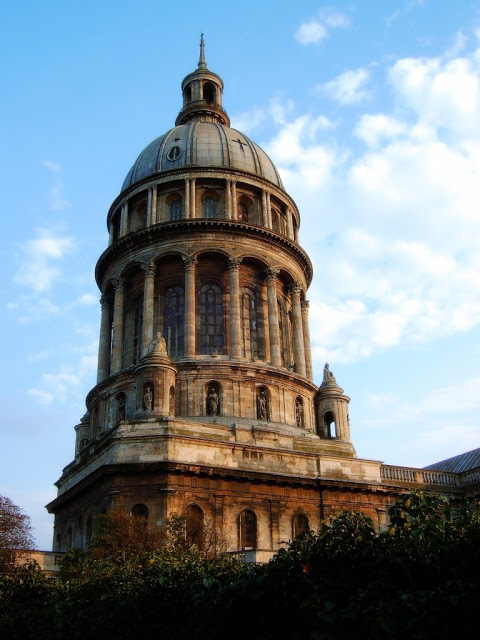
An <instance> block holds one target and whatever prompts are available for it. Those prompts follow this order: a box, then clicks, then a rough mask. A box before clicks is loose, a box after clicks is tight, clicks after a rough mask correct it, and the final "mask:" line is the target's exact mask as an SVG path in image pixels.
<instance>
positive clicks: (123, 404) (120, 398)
mask: <svg viewBox="0 0 480 640" xmlns="http://www.w3.org/2000/svg"><path fill="white" fill-rule="evenodd" d="M126 408H127V396H126V395H125V394H124V393H123V391H121V392H120V393H119V394H117V397H116V411H117V416H116V418H117V422H120V420H125V412H126Z"/></svg>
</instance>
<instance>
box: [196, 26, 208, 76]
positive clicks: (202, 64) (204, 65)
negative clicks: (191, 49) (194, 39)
mask: <svg viewBox="0 0 480 640" xmlns="http://www.w3.org/2000/svg"><path fill="white" fill-rule="evenodd" d="M198 68H199V69H206V68H207V62H206V60H205V43H204V41H203V33H202V34H201V36H200V59H199V61H198Z"/></svg>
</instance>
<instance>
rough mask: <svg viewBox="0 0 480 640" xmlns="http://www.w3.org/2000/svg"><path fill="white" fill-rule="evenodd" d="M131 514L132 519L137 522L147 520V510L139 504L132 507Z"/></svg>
mask: <svg viewBox="0 0 480 640" xmlns="http://www.w3.org/2000/svg"><path fill="white" fill-rule="evenodd" d="M131 513H132V516H133V517H134V518H138V519H139V520H147V519H148V508H147V506H146V505H144V504H142V503H141V502H138V503H137V504H134V505H133V507H132V512H131Z"/></svg>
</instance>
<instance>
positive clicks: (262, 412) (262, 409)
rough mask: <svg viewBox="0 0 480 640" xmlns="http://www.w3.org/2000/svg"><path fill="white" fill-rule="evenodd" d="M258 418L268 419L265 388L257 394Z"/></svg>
mask: <svg viewBox="0 0 480 640" xmlns="http://www.w3.org/2000/svg"><path fill="white" fill-rule="evenodd" d="M257 418H258V420H268V412H267V392H266V391H265V389H262V390H261V391H260V393H259V394H258V396H257Z"/></svg>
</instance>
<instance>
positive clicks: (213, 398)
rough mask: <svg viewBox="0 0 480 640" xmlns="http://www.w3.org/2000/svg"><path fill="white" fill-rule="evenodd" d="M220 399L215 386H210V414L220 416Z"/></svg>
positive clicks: (208, 409)
mask: <svg viewBox="0 0 480 640" xmlns="http://www.w3.org/2000/svg"><path fill="white" fill-rule="evenodd" d="M219 404H220V401H219V399H218V394H217V391H216V389H215V387H210V393H209V394H208V396H207V413H208V415H209V416H218V408H219Z"/></svg>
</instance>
